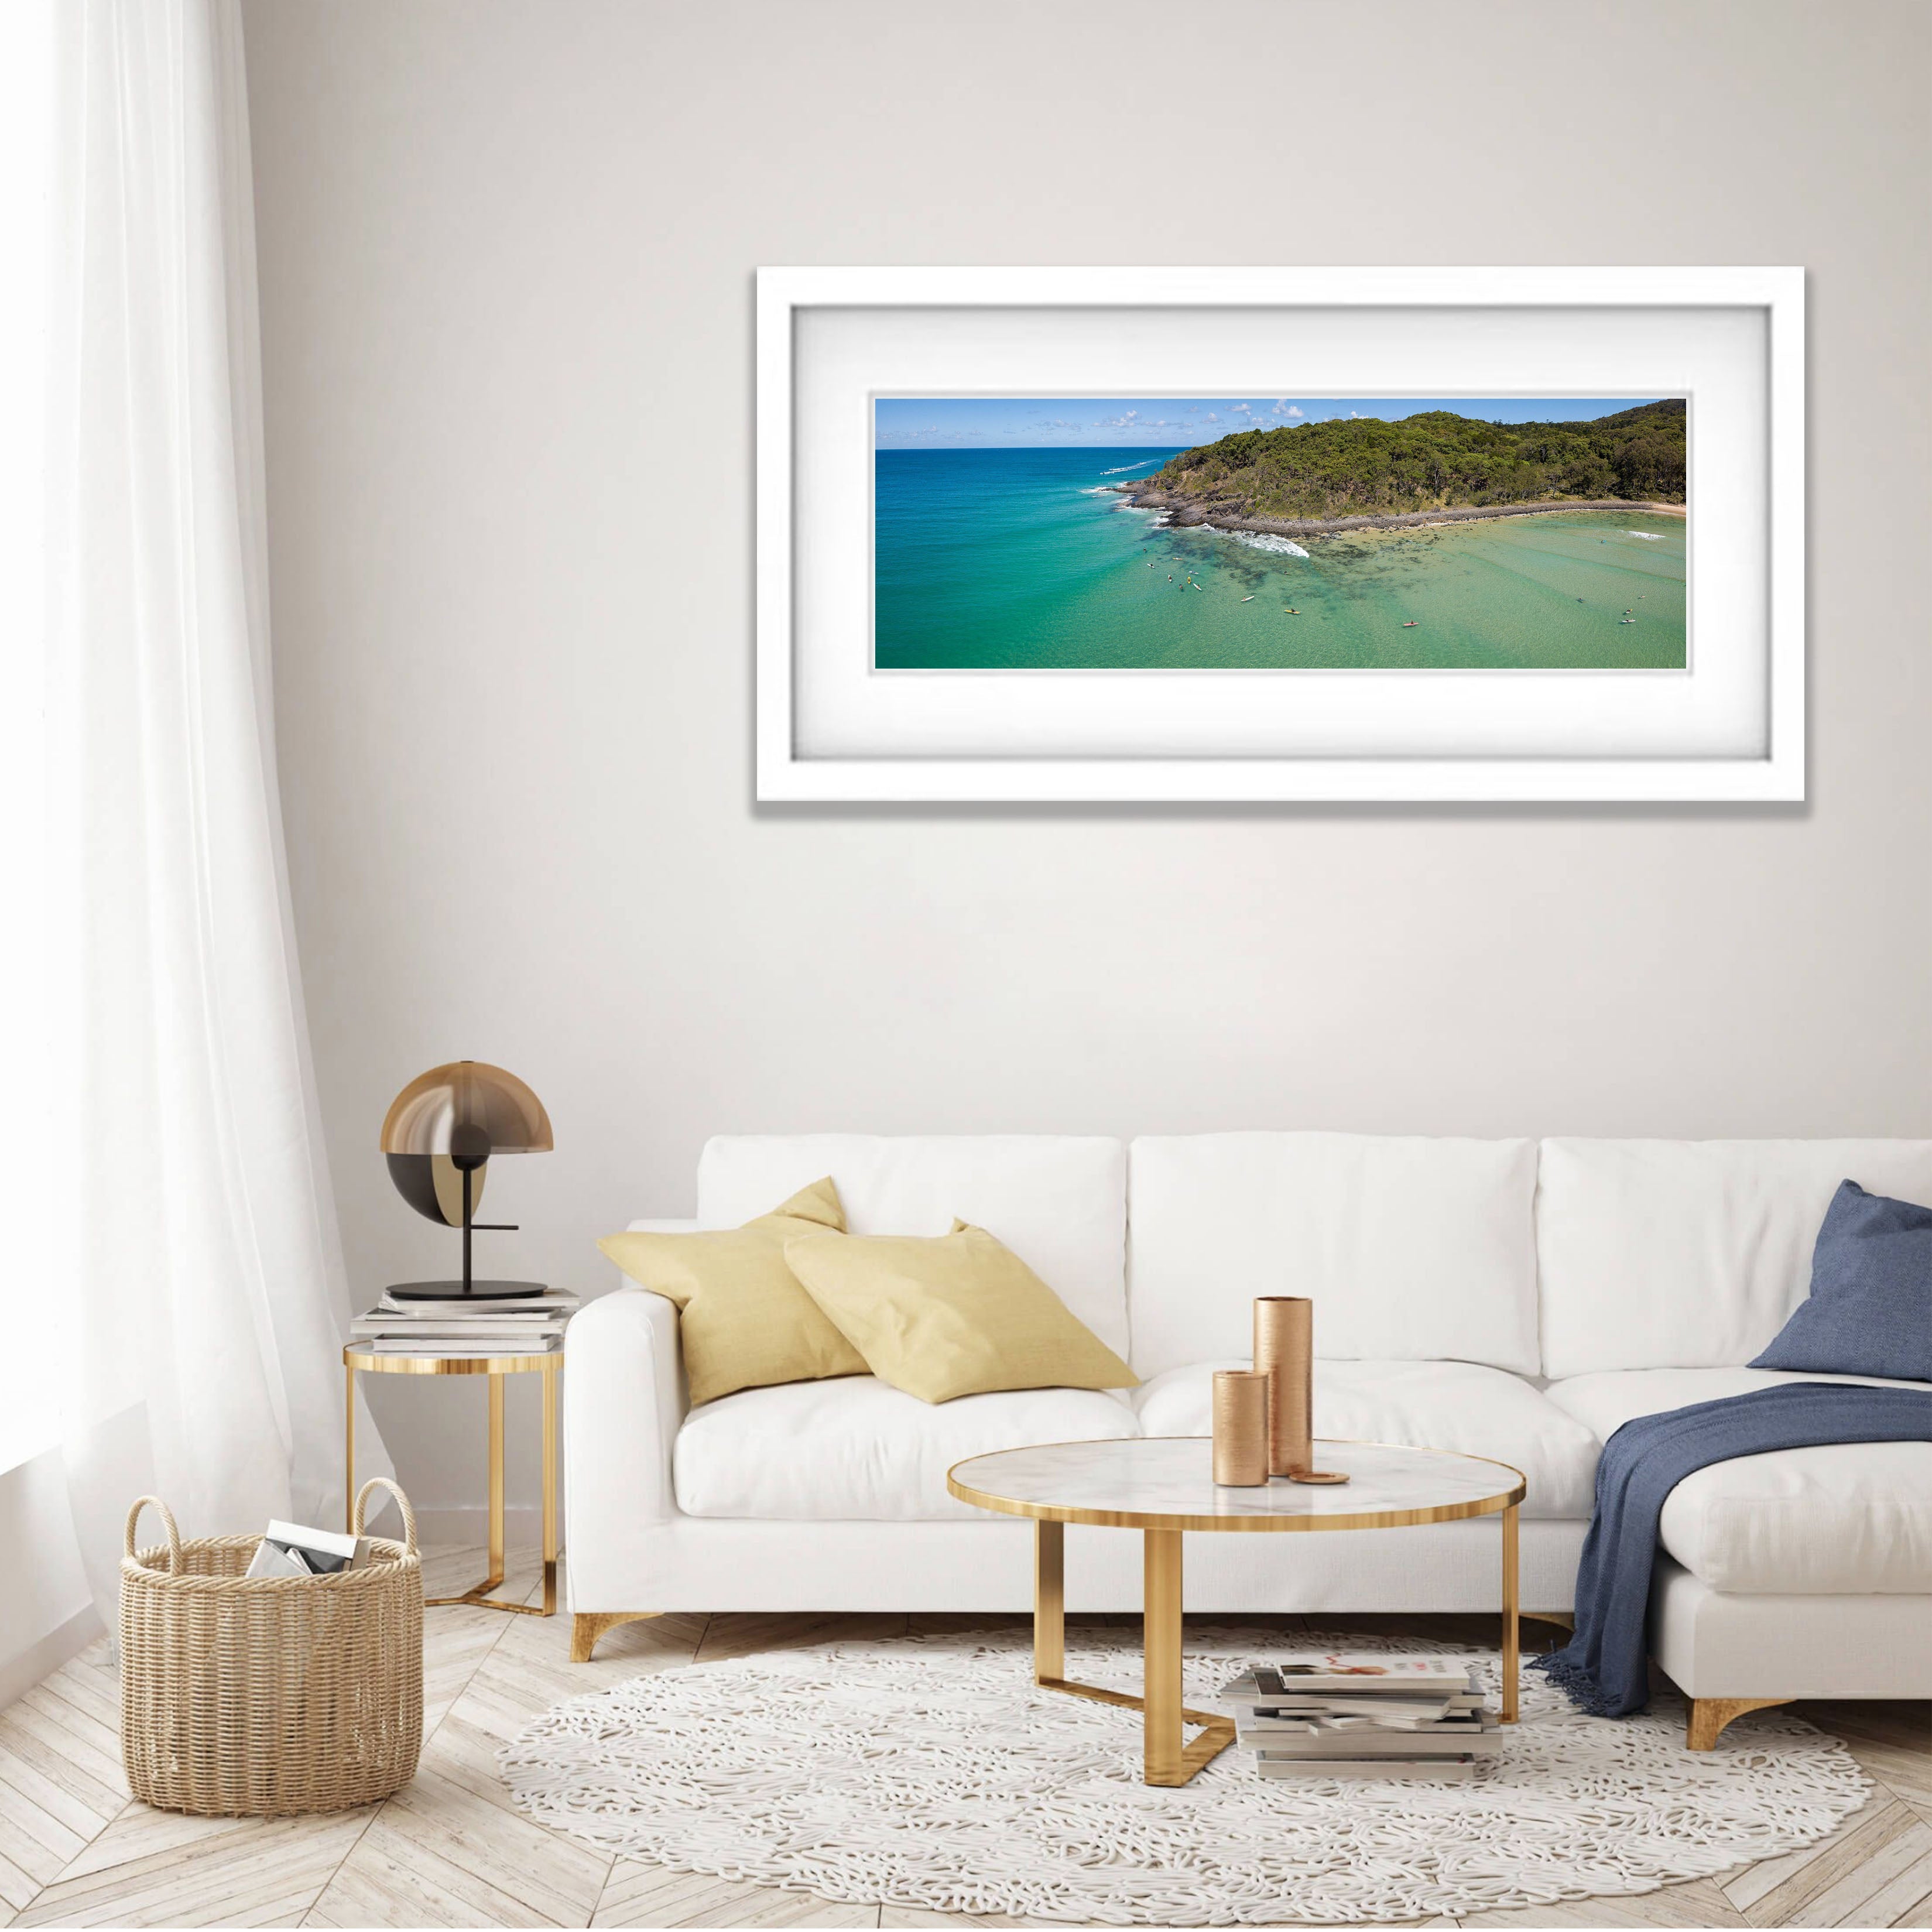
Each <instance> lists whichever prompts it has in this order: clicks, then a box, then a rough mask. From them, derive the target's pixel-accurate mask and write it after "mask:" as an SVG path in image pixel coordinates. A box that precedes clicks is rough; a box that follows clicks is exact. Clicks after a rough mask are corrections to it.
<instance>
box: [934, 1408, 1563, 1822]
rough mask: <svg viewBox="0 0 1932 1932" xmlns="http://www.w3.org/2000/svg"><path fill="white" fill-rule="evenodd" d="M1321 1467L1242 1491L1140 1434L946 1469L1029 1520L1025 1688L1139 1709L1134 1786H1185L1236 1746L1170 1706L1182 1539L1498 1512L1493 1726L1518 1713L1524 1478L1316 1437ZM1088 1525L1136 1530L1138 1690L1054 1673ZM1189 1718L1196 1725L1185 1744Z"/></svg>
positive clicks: (1465, 1460)
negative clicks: (1499, 1629) (1070, 1542)
mask: <svg viewBox="0 0 1932 1932" xmlns="http://www.w3.org/2000/svg"><path fill="white" fill-rule="evenodd" d="M1321 1448H1322V1466H1323V1467H1324V1468H1325V1469H1332V1470H1335V1471H1337V1472H1340V1473H1341V1474H1343V1475H1346V1476H1347V1478H1349V1481H1347V1482H1346V1483H1343V1484H1334V1485H1333V1486H1322V1487H1313V1486H1304V1485H1302V1484H1296V1483H1294V1482H1292V1481H1289V1479H1288V1478H1286V1477H1280V1478H1277V1479H1276V1480H1275V1481H1272V1482H1269V1483H1265V1484H1260V1485H1259V1486H1258V1487H1255V1488H1253V1489H1224V1488H1223V1487H1221V1486H1220V1484H1217V1482H1216V1481H1214V1445H1212V1443H1211V1442H1209V1440H1208V1438H1207V1437H1205V1436H1141V1437H1139V1438H1136V1439H1133V1440H1131V1441H1128V1442H1049V1443H1043V1444H1041V1445H1038V1446H1037V1447H1035V1448H1028V1449H1002V1450H1000V1451H997V1452H996V1453H995V1454H992V1455H990V1456H974V1457H969V1458H968V1460H966V1461H965V1462H963V1463H955V1464H954V1465H953V1467H952V1468H951V1469H950V1470H949V1471H947V1477H946V1487H947V1489H949V1490H951V1491H952V1493H953V1495H955V1496H957V1497H959V1499H960V1500H961V1501H962V1502H969V1503H976V1504H977V1505H979V1507H980V1508H982V1509H989V1510H998V1511H1003V1512H1004V1514H1007V1515H1009V1516H1030V1517H1032V1518H1033V1519H1034V1610H1033V1676H1034V1682H1035V1683H1036V1684H1037V1685H1041V1686H1042V1687H1043V1688H1045V1689H1046V1690H1049V1691H1066V1692H1067V1694H1069V1695H1070V1696H1072V1697H1091V1698H1094V1699H1096V1700H1098V1701H1099V1702H1100V1703H1103V1704H1118V1705H1122V1706H1125V1707H1126V1708H1127V1709H1129V1710H1136V1711H1139V1712H1141V1713H1142V1725H1143V1730H1144V1734H1145V1767H1146V1768H1145V1778H1146V1781H1147V1782H1148V1784H1186V1783H1187V1781H1188V1780H1189V1779H1190V1778H1193V1775H1194V1774H1195V1773H1196V1772H1198V1771H1199V1769H1201V1767H1202V1766H1203V1765H1205V1764H1208V1763H1211V1762H1212V1760H1214V1758H1215V1757H1217V1756H1218V1755H1219V1754H1220V1753H1221V1752H1222V1751H1226V1749H1227V1748H1228V1747H1229V1745H1231V1744H1232V1743H1233V1742H1234V1741H1235V1727H1234V1724H1233V1723H1232V1721H1230V1720H1229V1719H1228V1718H1225V1717H1223V1716H1220V1715H1218V1714H1217V1713H1216V1712H1211V1711H1190V1710H1188V1709H1185V1708H1184V1706H1183V1705H1182V1703H1181V1537H1182V1535H1183V1534H1184V1532H1187V1531H1188V1530H1202V1531H1208V1532H1242V1531H1246V1532H1256V1531H1261V1532H1271V1531H1274V1532H1280V1531H1295V1530H1323V1529H1409V1528H1412V1527H1413V1526H1415V1525H1416V1524H1418V1523H1454V1522H1456V1521H1457V1520H1460V1519H1461V1518H1463V1517H1475V1516H1493V1515H1496V1514H1501V1516H1502V1520H1503V1523H1502V1530H1503V1538H1502V1541H1503V1551H1502V1556H1503V1562H1502V1572H1503V1574H1502V1612H1503V1682H1502V1707H1503V1708H1502V1721H1503V1722H1504V1723H1505V1724H1514V1723H1515V1722H1516V1718H1517V1514H1516V1513H1517V1505H1518V1504H1519V1503H1520V1502H1522V1501H1523V1491H1524V1488H1525V1484H1524V1481H1523V1472H1522V1471H1521V1470H1520V1469H1511V1467H1510V1466H1509V1465H1508V1463H1492V1462H1490V1461H1488V1460H1486V1459H1485V1458H1484V1457H1480V1456H1461V1455H1457V1454H1454V1452H1452V1451H1449V1450H1446V1449H1409V1448H1402V1447H1400V1445H1397V1444H1395V1443H1392V1442H1323V1443H1322V1445H1321ZM1068 1523H1092V1524H1096V1525H1098V1526H1100V1527H1102V1528H1103V1529H1138V1530H1139V1531H1140V1532H1141V1533H1142V1546H1143V1555H1144V1563H1145V1572H1144V1574H1145V1598H1144V1605H1143V1611H1142V1617H1143V1623H1142V1666H1141V1668H1142V1690H1143V1691H1144V1695H1143V1696H1142V1697H1130V1695H1128V1694H1127V1693H1126V1692H1124V1691H1103V1690H1101V1689H1100V1688H1098V1687H1097V1686H1095V1685H1091V1684H1076V1683H1073V1682H1070V1680H1069V1679H1067V1676H1066V1675H1065V1673H1066V1669H1067V1634H1066V1627H1067V1592H1066V1567H1065V1556H1066V1550H1065V1538H1066V1534H1067V1530H1066V1526H1067V1524H1068ZM1187 1724H1198V1725H1199V1726H1200V1727H1201V1735H1200V1736H1199V1737H1197V1738H1196V1739H1195V1740H1194V1741H1193V1743H1191V1744H1189V1743H1186V1742H1184V1735H1183V1734H1184V1727H1185V1726H1186V1725H1187Z"/></svg>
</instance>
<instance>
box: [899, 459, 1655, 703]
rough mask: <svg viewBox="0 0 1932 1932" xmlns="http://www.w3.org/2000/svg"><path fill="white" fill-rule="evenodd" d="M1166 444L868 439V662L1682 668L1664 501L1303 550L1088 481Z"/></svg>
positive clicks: (1113, 474)
mask: <svg viewBox="0 0 1932 1932" xmlns="http://www.w3.org/2000/svg"><path fill="white" fill-rule="evenodd" d="M1173 453H1174V452H1173V451H1172V450H1171V449H1157V450H1151V451H1139V450H1132V449H965V450H927V449H919V450H880V451H879V452H877V455H876V456H875V458H874V462H875V463H876V465H877V490H876V496H875V499H874V501H875V520H874V527H875V532H876V535H875V547H876V556H875V559H874V560H875V565H876V568H877V582H876V592H877V594H876V599H875V602H874V624H875V635H874V653H875V655H874V663H875V664H877V667H879V668H880V670H942V669H943V670H959V669H983V670H1047V669H1058V670H1100V669H1108V670H1149V669H1160V668H1167V669H1175V670H1208V669H1241V670H1266V669H1281V670H1296V669H1301V670H1311V669H1349V670H1356V669H1365V668H1378V667H1382V668H1388V669H1395V670H1405V669H1406V670H1421V669H1446V668H1454V669H1478V670H1489V669H1494V670H1511V669H1514V670H1550V669H1568V670H1606V669H1633V670H1634V669H1659V668H1670V669H1678V670H1681V669H1682V668H1683V667H1684V664H1685V538H1686V535H1687V527H1686V523H1685V519H1684V518H1682V517H1664V516H1658V515H1655V514H1646V513H1645V512H1643V511H1616V512H1614V513H1611V514H1588V515H1585V514H1577V513H1575V512H1564V513H1558V514H1552V515H1550V516H1535V517H1506V518H1503V519H1502V520H1498V521H1495V522H1490V523H1463V524H1452V525H1450V526H1447V527H1445V528H1442V529H1418V530H1406V531H1400V532H1377V533H1372V534H1370V533H1365V534H1361V535H1355V536H1353V537H1339V538H1338V537H1328V538H1321V539H1319V540H1311V541H1310V542H1309V543H1308V544H1307V545H1306V546H1305V548H1306V550H1307V555H1305V556H1303V555H1298V554H1296V553H1295V549H1294V548H1293V547H1290V546H1289V545H1288V544H1286V542H1285V541H1284V540H1283V538H1279V537H1264V538H1252V537H1250V538H1242V537H1238V536H1235V535H1228V534H1226V533H1223V532H1220V531H1215V530H1206V529H1190V530H1174V529H1161V528H1159V527H1157V521H1156V518H1155V516H1154V514H1153V513H1152V512H1151V511H1144V510H1130V509H1127V508H1123V507H1122V506H1121V505H1122V499H1121V497H1120V496H1118V495H1117V494H1115V493H1113V492H1112V491H1110V490H1108V488H1107V487H1106V486H1107V485H1108V484H1110V483H1116V482H1122V481H1130V480H1131V479H1132V478H1134V477H1135V476H1136V475H1147V474H1151V472H1153V471H1154V469H1157V468H1158V467H1159V466H1160V464H1161V463H1163V462H1164V461H1165V460H1166V459H1167V458H1168V457H1169V456H1170V455H1172V454H1173ZM1195 586H1199V588H1196V587H1195ZM1250 599H1251V600H1252V601H1244V600H1250ZM1289 607H1292V608H1293V609H1294V610H1298V611H1299V612H1300V613H1301V615H1300V616H1290V615H1289ZM1626 609H1628V610H1630V611H1631V612H1632V613H1634V616H1635V617H1636V622H1634V623H1631V624H1625V623H1624V622H1622V617H1623V615H1624V613H1625V610H1626ZM1410 619H1413V620H1414V622H1415V626H1416V628H1414V629H1412V630H1406V629H1404V628H1403V625H1404V623H1405V622H1406V621H1408V620H1410Z"/></svg>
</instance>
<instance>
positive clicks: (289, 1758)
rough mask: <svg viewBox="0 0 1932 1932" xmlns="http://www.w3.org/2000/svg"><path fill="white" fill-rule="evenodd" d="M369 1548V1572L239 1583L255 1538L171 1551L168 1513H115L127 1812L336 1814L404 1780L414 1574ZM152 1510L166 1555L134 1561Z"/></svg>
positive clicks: (410, 1764) (415, 1646)
mask: <svg viewBox="0 0 1932 1932" xmlns="http://www.w3.org/2000/svg"><path fill="white" fill-rule="evenodd" d="M377 1484H381V1486H382V1487H383V1488H384V1489H386V1490H389V1492H390V1493H391V1494H392V1495H393V1496H395V1499H396V1501H397V1502H398V1503H399V1504H400V1505H401V1506H402V1512H403V1528H404V1535H405V1536H406V1537H407V1539H408V1541H407V1542H406V1543H392V1542H389V1541H387V1540H386V1539H384V1538H374V1539H372V1541H373V1543H374V1550H373V1552H372V1554H373V1556H374V1559H375V1560H374V1561H373V1562H371V1563H369V1564H368V1565H366V1566H365V1568H362V1569H360V1570H348V1571H343V1572H342V1573H341V1574H340V1575H338V1576H333V1577H256V1578H254V1579H252V1580H251V1579H249V1578H248V1577H244V1576H243V1574H242V1572H243V1571H245V1570H246V1569H247V1568H248V1565H249V1563H250V1562H251V1561H252V1559H254V1554H255V1550H256V1547H257V1544H260V1541H261V1540H262V1539H261V1538H260V1537H259V1536H211V1537H203V1538H196V1539H194V1540H193V1541H189V1542H184V1541H182V1540H181V1533H180V1532H179V1531H178V1529H175V1520H174V1518H173V1517H172V1516H171V1515H170V1514H169V1513H168V1510H167V1508H166V1505H164V1504H163V1503H161V1502H158V1501H157V1500H156V1499H155V1498H154V1497H152V1496H143V1497H142V1499H140V1501H139V1502H137V1503H136V1504H135V1505H134V1507H133V1508H132V1509H131V1510H130V1511H128V1512H127V1546H126V1553H125V1554H124V1556H122V1558H121V1761H122V1763H124V1765H125V1766H127V1782H128V1784H129V1786H130V1787H131V1789H132V1790H133V1794H134V1796H136V1798H138V1799H142V1801H143V1802H145V1803H147V1804H149V1805H160V1807H161V1808H163V1809H164V1810H166V1811H195V1812H200V1813H203V1814H208V1815H211V1816H216V1817H238V1816H242V1815H248V1816H255V1817H263V1816H279V1815H284V1814H290V1813H293V1812H305V1811H343V1810H344V1809H346V1808H347V1807H349V1806H350V1805H366V1804H368V1803H370V1802H372V1801H373V1800H374V1799H378V1798H386V1797H387V1796H389V1793H391V1792H392V1791H395V1790H398V1788H399V1787H401V1786H403V1785H404V1784H407V1783H408V1782H409V1781H410V1778H412V1777H413V1776H414V1775H415V1773H416V1754H417V1753H418V1751H419V1750H420V1749H421V1748H422V1625H423V1593H422V1562H421V1561H420V1559H419V1558H418V1556H417V1555H416V1512H415V1511H413V1509H411V1508H410V1502H409V1499H408V1498H407V1496H404V1494H403V1493H402V1491H401V1490H400V1489H398V1488H397V1487H396V1485H395V1484H393V1483H392V1482H389V1481H386V1479H385V1478H383V1477H380V1476H377V1477H375V1478H372V1479H371V1481H368V1482H367V1483H365V1484H363V1486H362V1491H361V1493H360V1494H359V1495H358V1496H357V1497H356V1511H355V1526H356V1530H357V1532H358V1533H360V1532H361V1530H362V1517H363V1511H364V1508H365V1505H366V1504H367V1503H368V1499H369V1493H370V1492H371V1490H374V1488H375V1487H377ZM150 1503H152V1504H153V1505H154V1508H156V1509H157V1511H160V1517H161V1521H162V1523H163V1525H164V1526H165V1527H166V1530H167V1534H168V1540H167V1541H166V1543H165V1544H155V1545H154V1547H152V1548H151V1549H147V1550H139V1551H138V1552H137V1551H136V1549H135V1547H134V1525H135V1522H136V1519H137V1518H138V1517H139V1515H140V1514H141V1511H142V1510H143V1509H144V1508H145V1507H146V1506H147V1505H148V1504H150Z"/></svg>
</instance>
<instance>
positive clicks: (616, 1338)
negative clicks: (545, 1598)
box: [563, 1287, 685, 1610]
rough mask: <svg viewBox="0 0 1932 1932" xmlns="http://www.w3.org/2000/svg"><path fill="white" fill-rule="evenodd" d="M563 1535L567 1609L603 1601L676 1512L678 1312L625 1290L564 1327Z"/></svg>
mask: <svg viewBox="0 0 1932 1932" xmlns="http://www.w3.org/2000/svg"><path fill="white" fill-rule="evenodd" d="M564 1367H565V1376H564V1405H563V1444H564V1469H565V1496H564V1538H565V1547H567V1548H568V1550H569V1553H570V1570H569V1575H570V1594H571V1603H572V1604H573V1606H577V1607H581V1606H583V1605H586V1604H588V1605H589V1606H591V1607H595V1608H598V1609H618V1608H623V1609H638V1610H644V1609H648V1608H649V1607H650V1606H649V1605H648V1604H628V1603H626V1604H621V1605H620V1604H606V1603H604V1602H603V1601H601V1598H602V1597H603V1596H604V1594H605V1593H606V1592H607V1590H609V1589H611V1588H613V1587H616V1583H617V1580H618V1579H619V1578H620V1577H627V1576H628V1575H629V1574H631V1572H633V1571H634V1568H635V1565H636V1560H637V1544H638V1541H639V1538H640V1535H642V1534H643V1532H645V1531H646V1529H647V1528H648V1526H649V1525H651V1524H653V1523H665V1522H667V1521H669V1520H670V1519H671V1518H672V1517H675V1516H676V1514H677V1500H676V1492H675V1490H673V1487H672V1482H671V1451H672V1449H673V1446H674V1445H675V1444H676V1441H677V1432H678V1430H679V1427H680V1426H681V1425H682V1423H683V1421H684V1412H685V1395H684V1376H683V1370H682V1364H681V1362H680V1360H679V1349H678V1332H677V1309H676V1306H675V1304H673V1303H671V1302H669V1301H666V1300H665V1299H664V1297H663V1296H662V1295H652V1294H650V1293H649V1292H647V1291H646V1290H645V1289H640V1288H629V1287H627V1288H623V1289H619V1290H618V1291H617V1292H616V1293H615V1294H614V1295H604V1296H603V1297H602V1298H601V1299H600V1300H598V1301H593V1302H592V1303H590V1304H589V1305H588V1306H587V1307H585V1308H583V1310H580V1312H579V1313H577V1315H576V1316H574V1317H573V1318H572V1319H571V1323H570V1326H569V1327H568V1328H567V1329H566V1330H565V1331H564Z"/></svg>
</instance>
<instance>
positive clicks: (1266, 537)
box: [1221, 530, 1308, 556]
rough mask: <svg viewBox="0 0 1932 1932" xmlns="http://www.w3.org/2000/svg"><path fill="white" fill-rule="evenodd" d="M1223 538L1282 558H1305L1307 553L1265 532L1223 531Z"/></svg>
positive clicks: (1298, 546) (1283, 539)
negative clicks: (1230, 538)
mask: <svg viewBox="0 0 1932 1932" xmlns="http://www.w3.org/2000/svg"><path fill="white" fill-rule="evenodd" d="M1221 535H1223V536H1224V537H1232V538H1234V540H1235V542H1237V543H1244V544H1247V547H1249V549H1250V550H1274V552H1276V553H1277V555H1280V556H1307V554H1308V553H1307V551H1306V550H1304V549H1303V548H1302V547H1301V544H1298V543H1291V542H1289V540H1288V538H1286V537H1277V536H1272V535H1270V534H1269V533H1268V532H1267V531H1266V530H1223V531H1222V532H1221Z"/></svg>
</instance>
